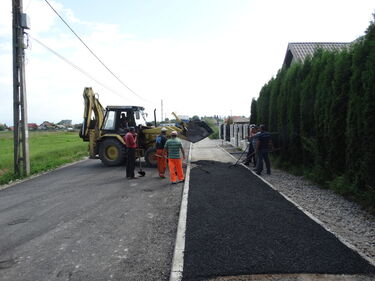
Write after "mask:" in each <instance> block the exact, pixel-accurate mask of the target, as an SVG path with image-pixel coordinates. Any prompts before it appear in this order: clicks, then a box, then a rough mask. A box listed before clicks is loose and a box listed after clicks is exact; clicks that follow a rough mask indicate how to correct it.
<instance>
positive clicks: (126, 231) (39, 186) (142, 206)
mask: <svg viewBox="0 0 375 281" xmlns="http://www.w3.org/2000/svg"><path fill="white" fill-rule="evenodd" d="M145 171H146V177H144V178H141V179H138V180H133V181H130V180H126V179H125V167H124V166H123V167H113V168H110V167H104V166H102V164H101V163H100V161H99V160H87V161H84V162H80V163H77V164H74V165H72V166H69V167H65V168H62V169H59V170H56V171H54V172H51V173H48V174H46V175H42V176H39V177H37V178H34V179H32V180H29V181H26V182H23V183H20V184H17V185H15V186H12V187H10V188H8V189H5V190H2V191H0V280H1V281H6V280H9V281H16V280H17V281H21V280H24V281H31V280H32V281H43V280H46V281H47V280H48V281H52V280H70V281H73V280H85V281H95V280H98V281H99V280H100V281H103V280H142V281H144V280H168V278H169V274H170V269H171V263H172V256H173V248H174V243H175V236H176V228H177V222H178V215H179V208H180V202H181V192H182V184H177V185H170V184H169V180H168V179H160V178H159V177H158V174H157V170H156V169H150V168H146V169H145Z"/></svg>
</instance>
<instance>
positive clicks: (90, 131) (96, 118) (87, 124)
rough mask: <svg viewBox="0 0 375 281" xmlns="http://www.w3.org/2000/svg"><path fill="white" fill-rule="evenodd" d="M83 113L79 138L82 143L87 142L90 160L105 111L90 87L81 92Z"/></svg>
mask: <svg viewBox="0 0 375 281" xmlns="http://www.w3.org/2000/svg"><path fill="white" fill-rule="evenodd" d="M83 99H84V113H83V123H82V129H81V131H80V133H79V136H80V137H81V138H82V139H83V141H89V144H90V145H89V150H90V158H95V155H96V154H97V153H96V149H95V148H96V140H97V139H98V138H99V137H100V135H101V133H100V128H101V127H102V125H103V122H104V113H105V110H104V108H103V106H102V105H101V104H100V102H99V99H98V98H97V97H96V96H95V93H94V91H93V90H92V88H91V87H86V88H85V89H84V91H83Z"/></svg>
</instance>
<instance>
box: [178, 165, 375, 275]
mask: <svg viewBox="0 0 375 281" xmlns="http://www.w3.org/2000/svg"><path fill="white" fill-rule="evenodd" d="M194 164H195V165H198V166H199V167H200V168H192V170H191V172H190V187H189V201H188V210H187V222H186V234H185V253H184V270H183V280H204V279H207V278H212V277H217V276H236V275H250V274H267V273H268V274H283V273H284V274H286V273H317V274H374V273H375V267H373V266H372V265H370V264H369V263H368V262H367V261H366V260H364V259H363V258H362V257H361V256H360V255H359V254H357V253H356V252H354V251H353V250H351V249H349V248H348V247H347V246H345V245H344V244H342V243H341V242H340V241H339V240H338V239H337V238H336V237H335V236H334V235H333V234H332V233H330V232H328V231H326V230H325V229H324V228H323V227H322V226H320V225H319V224H317V223H316V222H314V221H313V220H311V219H310V218H309V217H308V216H307V215H305V214H304V213H303V212H301V211H300V210H299V209H298V208H297V207H295V206H294V205H293V204H292V203H291V202H289V201H287V200H286V199H285V198H283V197H282V196H281V195H280V194H279V193H278V192H276V191H275V190H273V189H272V188H271V187H269V186H268V185H267V184H266V183H264V182H263V181H262V180H260V179H259V178H258V177H257V176H255V175H253V174H252V173H250V172H249V171H248V170H246V169H245V168H243V167H242V166H238V167H231V168H230V167H229V164H225V163H220V162H214V161H198V162H195V163H194ZM206 171H207V172H206Z"/></svg>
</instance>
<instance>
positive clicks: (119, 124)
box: [79, 87, 212, 167]
mask: <svg viewBox="0 0 375 281" xmlns="http://www.w3.org/2000/svg"><path fill="white" fill-rule="evenodd" d="M83 99H84V116H83V123H82V129H81V131H80V133H79V136H80V137H81V138H82V139H83V141H87V142H89V156H90V158H93V159H95V158H100V159H101V161H102V163H103V164H104V165H106V166H117V165H121V164H122V163H123V162H125V159H126V145H125V142H124V139H123V136H124V135H125V134H126V133H127V132H128V128H129V127H135V130H136V133H137V134H138V146H139V149H138V155H137V157H144V158H145V161H146V164H147V165H148V166H150V167H152V166H155V165H156V162H157V158H156V156H155V152H156V149H155V140H156V137H157V136H158V135H159V134H160V130H161V127H156V120H154V126H147V123H146V118H145V113H144V108H143V107H141V106H107V107H106V108H105V109H104V108H103V106H102V105H101V104H100V102H99V97H98V95H96V94H95V93H94V91H93V90H92V88H89V87H87V88H85V89H84V91H83ZM154 115H155V114H154ZM174 116H175V117H176V120H177V124H176V126H168V127H166V128H167V130H168V131H167V137H169V136H170V133H171V132H172V131H177V132H178V133H179V137H180V138H182V139H184V140H187V141H190V142H193V143H194V142H198V141H200V140H202V139H204V138H206V137H207V136H209V135H210V134H211V133H212V129H211V128H210V127H209V126H208V125H207V124H206V123H205V122H203V121H200V120H192V121H189V122H188V123H185V122H183V121H181V120H180V119H179V118H178V117H177V115H175V114H174Z"/></svg>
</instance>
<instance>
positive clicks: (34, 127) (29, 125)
mask: <svg viewBox="0 0 375 281" xmlns="http://www.w3.org/2000/svg"><path fill="white" fill-rule="evenodd" d="M27 127H28V128H29V130H30V131H33V130H38V128H39V126H38V125H37V124H35V123H29V124H27Z"/></svg>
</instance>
